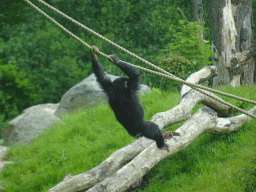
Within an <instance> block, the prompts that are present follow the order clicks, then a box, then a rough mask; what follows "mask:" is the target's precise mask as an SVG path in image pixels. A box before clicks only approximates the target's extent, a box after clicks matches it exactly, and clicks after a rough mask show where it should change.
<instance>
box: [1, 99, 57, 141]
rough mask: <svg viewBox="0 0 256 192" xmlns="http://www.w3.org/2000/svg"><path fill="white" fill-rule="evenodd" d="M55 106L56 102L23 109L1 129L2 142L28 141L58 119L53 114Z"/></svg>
mask: <svg viewBox="0 0 256 192" xmlns="http://www.w3.org/2000/svg"><path fill="white" fill-rule="evenodd" d="M57 107H58V104H40V105H35V106H33V107H30V108H27V109H25V110H24V111H23V112H22V113H21V114H20V115H19V116H17V117H16V118H15V119H13V120H11V121H10V122H9V123H8V124H7V126H6V127H4V128H3V129H2V136H3V139H4V142H5V143H6V144H9V145H10V144H14V143H28V142H30V141H31V140H32V139H34V138H35V137H36V136H37V135H38V134H40V133H42V132H43V131H44V130H45V129H47V128H49V127H51V126H52V125H53V123H54V122H55V121H56V120H59V118H58V117H56V116H55V115H54V112H55V110H56V109H57Z"/></svg>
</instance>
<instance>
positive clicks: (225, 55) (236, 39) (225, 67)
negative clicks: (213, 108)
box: [208, 0, 255, 86]
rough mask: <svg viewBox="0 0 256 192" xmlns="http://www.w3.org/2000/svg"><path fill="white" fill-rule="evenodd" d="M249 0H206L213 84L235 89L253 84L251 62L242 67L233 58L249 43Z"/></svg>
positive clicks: (250, 37)
mask: <svg viewBox="0 0 256 192" xmlns="http://www.w3.org/2000/svg"><path fill="white" fill-rule="evenodd" d="M252 1H253V0H247V1H243V0H232V1H231V0H214V1H213V0H208V9H209V20H210V23H211V34H212V41H213V44H214V47H215V49H214V50H215V54H216V55H215V58H216V63H217V68H218V78H217V84H231V85H232V86H239V85H240V84H241V78H242V82H243V83H247V84H248V83H249V84H251V83H253V81H254V70H255V64H254V61H253V59H250V60H248V61H247V63H246V65H244V66H243V67H241V66H239V65H238V63H237V60H236V59H234V55H236V54H237V53H239V52H242V51H244V50H246V49H248V48H249V47H250V45H251V43H252V39H253V33H252Z"/></svg>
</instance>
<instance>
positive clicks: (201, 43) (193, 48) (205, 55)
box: [158, 21, 213, 79]
mask: <svg viewBox="0 0 256 192" xmlns="http://www.w3.org/2000/svg"><path fill="white" fill-rule="evenodd" d="M179 23H180V25H179V26H178V27H177V29H176V30H177V32H176V33H175V34H174V35H173V39H172V41H171V43H169V44H167V46H166V48H165V49H163V50H162V51H161V55H160V56H158V59H159V64H160V67H161V68H163V69H165V70H167V71H169V72H171V73H172V74H174V75H176V76H178V77H181V78H183V79H185V78H187V77H188V76H189V75H190V74H191V73H194V72H196V71H197V70H199V69H201V68H202V67H203V66H205V65H209V64H211V61H210V58H211V57H212V55H213V52H212V51H211V49H210V47H211V45H210V44H209V42H207V41H206V40H203V39H202V38H201V37H200V36H201V34H203V33H204V30H205V29H204V27H202V26H201V25H199V24H198V23H195V22H189V23H186V22H185V21H180V22H179Z"/></svg>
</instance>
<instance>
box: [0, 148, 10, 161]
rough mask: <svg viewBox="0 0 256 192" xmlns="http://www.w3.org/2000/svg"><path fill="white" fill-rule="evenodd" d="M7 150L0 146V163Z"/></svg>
mask: <svg viewBox="0 0 256 192" xmlns="http://www.w3.org/2000/svg"><path fill="white" fill-rule="evenodd" d="M7 150H8V148H7V147H5V146H0V161H2V160H3V159H4V156H5V154H6V152H7Z"/></svg>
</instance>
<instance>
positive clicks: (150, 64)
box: [24, 0, 256, 105]
mask: <svg viewBox="0 0 256 192" xmlns="http://www.w3.org/2000/svg"><path fill="white" fill-rule="evenodd" d="M24 1H28V0H24ZM36 1H38V2H39V3H41V4H42V5H44V6H46V7H48V8H49V9H51V10H53V11H54V12H56V13H58V14H60V15H61V16H63V17H65V18H66V19H68V20H70V21H71V22H73V23H75V24H76V25H78V26H80V27H82V28H83V29H85V30H87V31H88V32H90V33H92V34H93V35H95V36H96V37H99V38H101V39H103V40H104V41H106V42H108V43H109V44H111V45H113V46H114V47H116V48H118V49H120V50H122V51H124V52H125V53H127V54H129V55H130V56H132V57H134V58H136V59H138V60H140V61H141V62H143V63H145V64H147V65H149V66H151V67H152V68H154V69H156V70H158V71H160V72H162V73H164V74H166V75H169V76H172V77H174V78H173V79H172V80H174V81H177V82H180V83H182V84H186V81H184V80H183V79H181V78H179V77H176V76H175V75H173V74H171V73H169V72H167V71H165V70H163V69H161V68H160V67H157V66H156V65H154V64H153V63H151V62H148V61H147V60H145V59H143V58H141V57H139V56H137V55H135V54H134V53H132V52H130V51H129V50H127V49H125V48H123V47H121V46H120V45H118V44H116V43H114V42H113V41H110V40H109V39H107V38H106V37H103V36H102V35H100V34H99V33H97V32H95V31H93V30H92V29H90V28H88V27H86V26H85V25H83V24H81V23H79V22H78V21H76V20H74V19H72V18H71V17H69V16H68V15H66V14H65V13H63V12H61V11H59V10H58V9H56V8H54V7H52V6H51V5H49V4H47V3H46V2H44V1H42V0H36ZM102 56H103V55H102ZM104 57H105V56H104ZM108 59H109V58H108ZM186 85H188V86H190V87H192V88H193V89H195V90H197V91H200V90H199V89H196V87H197V88H200V89H204V90H207V91H210V92H213V93H217V94H220V95H224V96H227V97H231V98H234V99H237V100H241V101H244V102H247V103H251V104H254V105H256V101H253V100H249V99H245V98H242V97H239V96H236V95H232V94H229V93H225V92H222V91H218V90H215V89H212V88H209V87H204V86H200V85H196V84H192V83H190V84H188V83H187V84H186ZM200 92H201V91H200ZM202 93H204V92H202Z"/></svg>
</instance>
